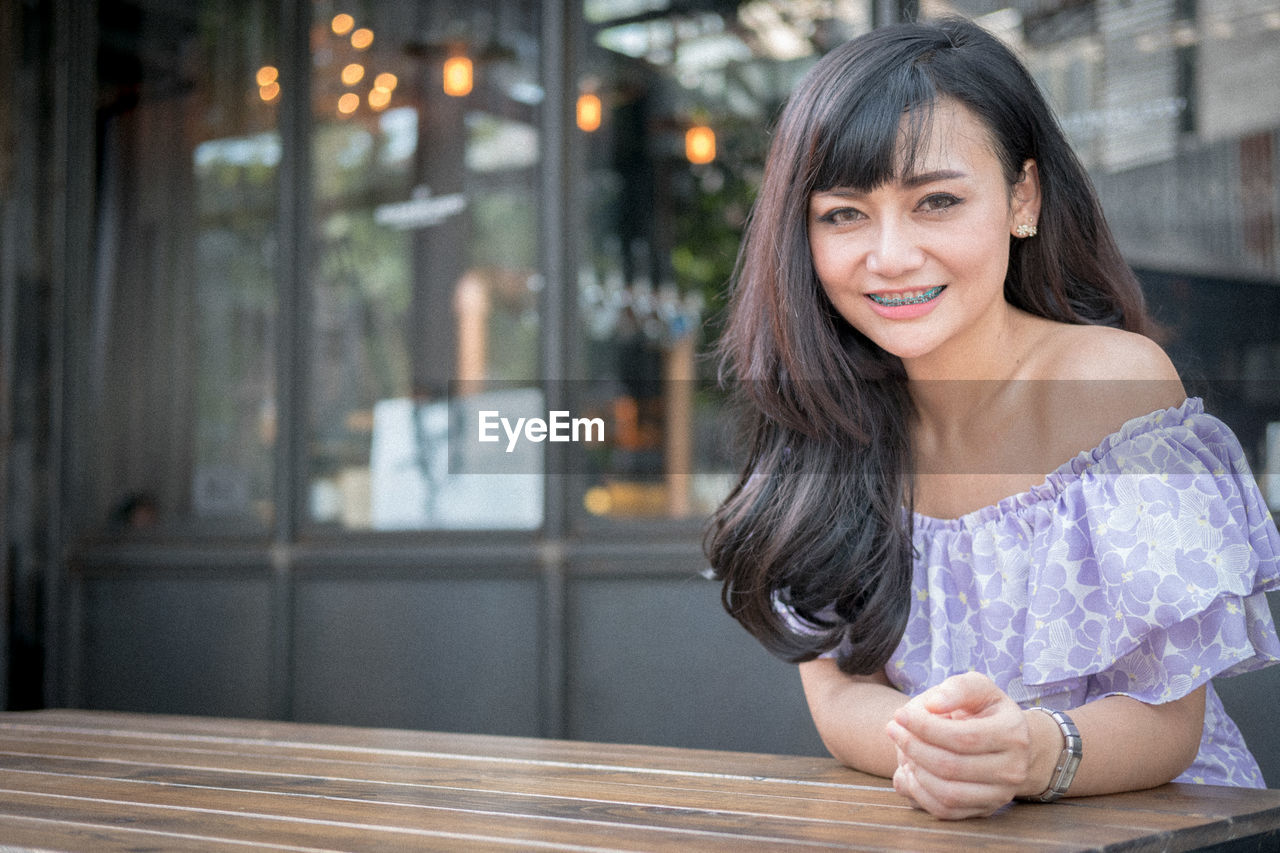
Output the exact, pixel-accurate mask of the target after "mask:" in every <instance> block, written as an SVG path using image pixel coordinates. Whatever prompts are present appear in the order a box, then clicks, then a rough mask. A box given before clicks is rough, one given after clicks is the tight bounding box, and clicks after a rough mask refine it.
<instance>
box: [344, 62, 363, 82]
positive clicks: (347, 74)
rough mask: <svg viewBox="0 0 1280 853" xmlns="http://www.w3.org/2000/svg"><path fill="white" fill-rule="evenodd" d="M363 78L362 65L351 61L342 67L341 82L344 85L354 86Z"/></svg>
mask: <svg viewBox="0 0 1280 853" xmlns="http://www.w3.org/2000/svg"><path fill="white" fill-rule="evenodd" d="M363 79H364V66H363V65H361V64H360V63H358V62H353V63H351V64H350V65H348V66H347V67H345V68H343V69H342V83H343V85H346V86H354V85H355V84H357V83H359V82H360V81H361V80H363Z"/></svg>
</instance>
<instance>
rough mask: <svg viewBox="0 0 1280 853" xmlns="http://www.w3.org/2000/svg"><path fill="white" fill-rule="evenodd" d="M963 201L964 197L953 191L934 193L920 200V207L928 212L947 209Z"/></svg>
mask: <svg viewBox="0 0 1280 853" xmlns="http://www.w3.org/2000/svg"><path fill="white" fill-rule="evenodd" d="M963 201H964V199H962V198H960V197H958V196H954V195H952V194H951V193H933V194H931V195H928V196H925V197H924V199H923V200H922V201H921V202H920V209H921V210H924V211H926V212H928V211H936V210H946V209H947V208H950V207H955V206H956V205H957V204H960V203H962V202H963Z"/></svg>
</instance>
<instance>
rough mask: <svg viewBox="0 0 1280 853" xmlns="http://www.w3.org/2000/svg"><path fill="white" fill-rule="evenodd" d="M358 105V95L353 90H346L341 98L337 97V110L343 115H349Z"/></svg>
mask: <svg viewBox="0 0 1280 853" xmlns="http://www.w3.org/2000/svg"><path fill="white" fill-rule="evenodd" d="M359 106H360V96H359V95H357V94H356V93H355V92H347V93H346V94H345V95H343V96H342V97H341V98H338V112H340V113H342V114H343V115H344V116H349V115H351V114H352V113H353V112H355V111H356V109H358V108H359Z"/></svg>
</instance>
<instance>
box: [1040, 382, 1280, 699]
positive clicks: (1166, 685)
mask: <svg viewBox="0 0 1280 853" xmlns="http://www.w3.org/2000/svg"><path fill="white" fill-rule="evenodd" d="M1055 476H1057V477H1059V478H1060V479H1061V481H1062V482H1061V483H1059V484H1058V485H1059V486H1061V488H1060V489H1055V491H1057V494H1056V500H1052V501H1050V502H1048V503H1047V505H1046V504H1043V503H1042V504H1040V505H1039V509H1040V513H1039V516H1040V517H1039V519H1038V521H1039V522H1040V523H1034V524H1032V525H1031V526H1032V527H1034V528H1038V529H1037V530H1036V531H1035V533H1034V534H1033V538H1034V539H1036V540H1038V541H1039V542H1040V543H1041V544H1042V546H1043V550H1042V554H1043V559H1042V560H1039V559H1038V560H1033V562H1032V564H1033V566H1035V568H1032V569H1031V571H1030V576H1029V578H1028V582H1029V583H1028V590H1027V593H1028V598H1027V610H1026V616H1025V619H1026V622H1025V625H1024V631H1023V637H1024V641H1023V646H1022V667H1021V670H1022V672H1021V675H1022V682H1023V683H1024V684H1025V685H1026V686H1027V687H1031V688H1038V689H1041V690H1043V689H1045V688H1047V687H1049V686H1051V685H1054V684H1056V683H1058V682H1066V681H1071V680H1075V679H1079V678H1081V677H1088V679H1089V689H1088V693H1089V696H1090V698H1091V699H1092V698H1099V697H1101V696H1106V695H1110V694H1116V693H1120V694H1126V695H1129V696H1132V697H1134V698H1136V699H1139V700H1140V701H1143V702H1148V703H1162V702H1169V701H1172V700H1175V699H1178V698H1181V697H1182V696H1185V695H1187V694H1188V693H1190V692H1191V691H1193V690H1195V689H1196V688H1197V687H1199V686H1200V685H1201V684H1204V683H1205V682H1207V681H1208V680H1209V679H1211V678H1213V677H1215V676H1220V675H1235V674H1238V673H1242V672H1247V671H1249V670H1253V669H1259V668H1261V667H1263V666H1266V665H1268V664H1271V663H1274V662H1276V661H1280V641H1278V640H1277V638H1276V632H1275V625H1274V622H1273V619H1272V614H1271V611H1270V608H1269V607H1268V603H1267V597H1266V594H1265V593H1266V592H1268V591H1273V590H1280V534H1277V531H1276V525H1275V522H1274V521H1273V519H1272V517H1271V514H1270V513H1269V511H1268V510H1267V506H1266V503H1265V501H1264V500H1263V497H1262V494H1261V493H1260V491H1259V489H1258V486H1257V484H1256V482H1255V481H1254V478H1253V476H1252V474H1251V473H1250V471H1249V467H1248V464H1247V462H1246V461H1245V458H1244V454H1243V452H1242V450H1241V448H1240V444H1239V442H1238V441H1237V439H1236V438H1235V436H1234V435H1233V434H1232V433H1231V431H1230V430H1229V429H1228V428H1227V427H1226V426H1225V425H1224V424H1223V423H1222V422H1221V421H1219V420H1218V419H1216V418H1214V417H1213V416H1211V415H1207V414H1205V413H1204V411H1203V405H1202V403H1201V402H1200V401H1199V400H1198V399H1191V400H1188V401H1187V402H1186V403H1184V404H1183V405H1182V406H1181V407H1178V408H1173V409H1168V410H1165V411H1162V412H1155V413H1152V414H1151V415H1148V416H1146V417H1143V418H1138V419H1135V420H1133V421H1130V422H1129V423H1127V424H1125V426H1124V427H1123V428H1122V429H1120V430H1119V431H1118V432H1116V433H1114V434H1113V435H1112V436H1110V437H1108V439H1107V440H1106V441H1104V442H1103V443H1102V444H1101V445H1099V447H1098V448H1096V449H1094V450H1093V451H1089V452H1087V453H1082V454H1081V455H1080V456H1078V457H1077V458H1076V459H1075V460H1073V461H1072V462H1071V463H1069V464H1068V466H1064V468H1063V469H1060V470H1059V472H1056V473H1055Z"/></svg>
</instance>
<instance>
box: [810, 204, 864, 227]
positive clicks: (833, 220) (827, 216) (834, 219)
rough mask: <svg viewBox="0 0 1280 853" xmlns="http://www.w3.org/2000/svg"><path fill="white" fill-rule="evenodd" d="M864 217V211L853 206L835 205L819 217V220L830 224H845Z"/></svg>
mask: <svg viewBox="0 0 1280 853" xmlns="http://www.w3.org/2000/svg"><path fill="white" fill-rule="evenodd" d="M861 218H862V211H860V210H858V209H857V208H853V207H835V208H832V209H831V210H828V211H827V212H826V213H823V214H822V215H821V216H819V217H818V221H819V222H825V223H827V224H829V225H844V224H845V223H847V222H853V221H855V220H858V219H861Z"/></svg>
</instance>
